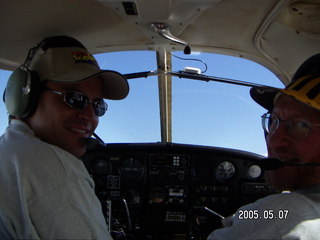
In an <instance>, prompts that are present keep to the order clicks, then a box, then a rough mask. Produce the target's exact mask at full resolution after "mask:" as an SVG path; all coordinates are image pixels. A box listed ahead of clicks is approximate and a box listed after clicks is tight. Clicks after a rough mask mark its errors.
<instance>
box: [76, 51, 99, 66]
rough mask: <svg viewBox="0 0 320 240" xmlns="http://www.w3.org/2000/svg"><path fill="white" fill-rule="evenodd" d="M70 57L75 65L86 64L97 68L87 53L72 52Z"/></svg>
mask: <svg viewBox="0 0 320 240" xmlns="http://www.w3.org/2000/svg"><path fill="white" fill-rule="evenodd" d="M71 55H72V58H73V59H74V62H75V63H87V64H91V65H94V66H95V67H97V68H99V65H98V63H97V61H96V59H95V58H94V57H93V56H92V55H91V54H90V53H88V52H81V51H77V52H72V53H71Z"/></svg>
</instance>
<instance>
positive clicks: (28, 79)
mask: <svg viewBox="0 0 320 240" xmlns="http://www.w3.org/2000/svg"><path fill="white" fill-rule="evenodd" d="M75 46H76V47H80V48H84V49H86V48H85V47H84V46H83V45H82V43H80V42H79V41H78V40H76V39H74V38H72V37H68V36H64V35H61V36H52V37H47V38H45V39H43V40H42V41H41V42H40V43H39V44H37V45H35V46H34V47H33V48H30V49H29V51H28V55H27V58H26V60H25V61H24V63H23V64H22V65H21V66H20V67H19V68H18V69H16V70H15V71H14V72H13V73H12V74H11V76H10V77H9V80H8V83H7V87H6V89H5V92H4V94H3V101H4V102H5V105H6V108H7V111H8V113H9V114H10V115H11V116H16V117H21V118H26V117H30V116H32V114H33V113H34V112H35V110H36V107H37V105H38V101H39V95H40V90H41V84H40V79H39V76H38V74H37V73H36V72H35V71H31V70H30V69H28V66H29V65H30V63H31V61H32V59H33V58H34V56H35V55H36V53H37V51H38V50H39V49H40V48H41V49H42V50H43V51H45V52H46V51H47V49H49V48H54V47H75Z"/></svg>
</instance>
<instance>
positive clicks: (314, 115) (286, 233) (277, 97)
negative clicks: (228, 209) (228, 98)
mask: <svg viewBox="0 0 320 240" xmlns="http://www.w3.org/2000/svg"><path fill="white" fill-rule="evenodd" d="M250 93H251V96H252V98H253V99H254V100H255V101H256V102H257V103H258V104H260V105H261V106H262V107H264V108H266V109H267V110H268V112H267V113H266V114H264V115H263V116H262V125H263V129H264V131H265V136H266V143H267V148H268V155H269V158H273V159H277V161H274V160H273V162H269V168H270V170H269V171H266V174H265V176H266V180H267V182H268V183H269V184H270V185H271V186H273V187H275V188H277V189H279V190H280V191H283V192H282V193H279V194H274V195H270V196H268V197H265V198H262V199H260V200H258V201H256V202H254V203H252V204H249V205H246V206H244V207H241V208H240V209H239V210H238V211H237V212H236V213H235V214H234V216H232V217H231V218H229V219H228V220H229V221H228V223H229V224H228V226H227V227H225V228H222V229H218V230H216V231H214V232H212V233H211V234H210V235H209V237H208V239H210V240H213V239H215V240H225V239H229V240H233V239H237V240H244V239H246V240H249V239H250V240H253V239H254V240H262V239H263V240H266V239H268V240H271V239H272V240H276V239H279V240H280V239H281V240H282V239H283V240H318V239H319V237H320V54H316V55H314V56H312V57H311V58H309V59H308V60H306V61H305V62H304V63H303V64H302V65H301V66H300V68H299V69H298V70H297V72H296V73H295V75H294V77H293V79H292V82H291V84H289V85H288V86H287V87H286V88H285V89H277V88H270V87H257V88H252V89H251V91H250ZM267 161H268V160H267ZM269 161H271V159H270V160H269ZM266 163H268V162H266ZM272 165H273V166H272ZM271 169H272V170H271ZM226 222H227V221H226Z"/></svg>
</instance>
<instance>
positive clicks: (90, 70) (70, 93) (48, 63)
mask: <svg viewBox="0 0 320 240" xmlns="http://www.w3.org/2000/svg"><path fill="white" fill-rule="evenodd" d="M128 92H129V86H128V83H127V80H126V79H125V78H124V77H123V76H122V75H121V74H120V73H117V72H114V71H107V70H101V69H100V68H99V66H98V64H97V62H96V60H95V58H94V57H93V56H92V55H91V54H90V53H89V52H88V51H87V49H86V48H85V47H84V46H83V45H82V44H81V43H80V42H79V41H77V40H76V39H74V38H71V37H67V36H54V37H49V38H46V39H44V40H43V41H42V42H41V43H40V44H38V45H37V46H36V47H34V48H32V49H30V50H29V53H28V56H27V58H26V60H25V62H24V63H23V64H22V66H21V67H19V68H18V69H17V70H15V71H14V72H13V73H12V75H11V76H10V78H9V80H8V83H7V87H6V90H5V94H4V101H5V104H6V107H7V110H8V113H9V115H10V117H11V119H12V120H11V122H10V125H9V126H8V128H7V129H6V132H5V133H4V135H2V136H1V138H0V166H1V168H0V182H1V184H0V239H105V240H106V239H111V237H110V234H109V232H108V229H107V225H106V222H105V219H104V217H103V213H102V209H101V205H100V202H99V200H98V199H97V197H96V196H95V193H94V183H93V180H92V179H91V177H90V176H89V175H88V173H87V171H86V169H85V167H84V165H83V163H82V161H81V160H80V159H79V157H81V156H82V155H83V154H84V153H85V151H86V142H87V140H88V138H90V136H91V135H92V134H93V132H94V130H95V128H96V127H97V125H98V122H99V117H100V116H102V115H103V114H104V113H105V112H106V110H107V104H106V103H105V102H104V100H103V99H113V100H118V99H123V98H125V97H126V96H127V94H128Z"/></svg>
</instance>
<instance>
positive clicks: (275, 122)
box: [261, 113, 320, 139]
mask: <svg viewBox="0 0 320 240" xmlns="http://www.w3.org/2000/svg"><path fill="white" fill-rule="evenodd" d="M261 117H262V127H263V129H264V131H265V132H267V133H270V134H273V133H275V132H276V131H277V129H278V128H279V127H280V123H284V124H285V130H286V133H287V134H288V135H289V136H290V137H293V138H295V139H303V138H305V137H307V136H308V134H309V133H310V131H311V129H312V128H315V127H319V126H320V123H319V124H312V123H310V122H309V121H308V120H306V119H303V118H293V119H288V120H282V119H280V118H278V117H276V116H274V115H272V114H270V113H265V114H263V115H262V116H261Z"/></svg>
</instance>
